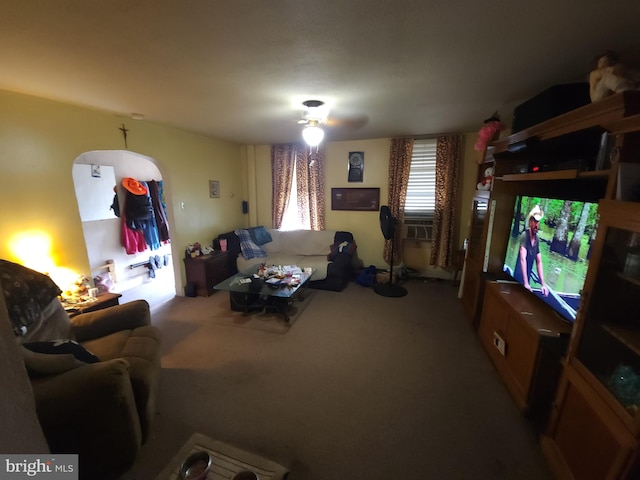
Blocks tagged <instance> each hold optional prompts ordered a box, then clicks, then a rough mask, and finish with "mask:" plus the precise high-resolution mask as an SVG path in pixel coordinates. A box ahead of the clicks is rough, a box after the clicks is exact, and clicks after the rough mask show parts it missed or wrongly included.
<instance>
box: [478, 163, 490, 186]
mask: <svg viewBox="0 0 640 480" xmlns="http://www.w3.org/2000/svg"><path fill="white" fill-rule="evenodd" d="M492 184H493V167H487V168H485V170H484V177H482V180H480V181H479V182H478V184H477V185H476V188H477V189H478V190H491V185H492Z"/></svg>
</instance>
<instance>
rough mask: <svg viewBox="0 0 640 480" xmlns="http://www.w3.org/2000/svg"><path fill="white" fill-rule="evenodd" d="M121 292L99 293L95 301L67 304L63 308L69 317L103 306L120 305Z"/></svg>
mask: <svg viewBox="0 0 640 480" xmlns="http://www.w3.org/2000/svg"><path fill="white" fill-rule="evenodd" d="M121 296H122V294H120V293H110V292H106V293H101V294H100V295H98V297H97V298H96V301H95V302H91V303H87V304H78V305H72V304H71V305H68V306H65V310H66V311H67V313H68V314H69V317H72V318H73V317H75V316H76V315H80V314H81V313H88V312H95V311H96V310H102V309H103V308H109V307H115V306H116V305H120V297H121Z"/></svg>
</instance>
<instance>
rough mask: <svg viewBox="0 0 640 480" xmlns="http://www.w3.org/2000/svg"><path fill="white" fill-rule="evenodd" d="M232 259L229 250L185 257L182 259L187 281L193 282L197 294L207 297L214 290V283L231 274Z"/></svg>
mask: <svg viewBox="0 0 640 480" xmlns="http://www.w3.org/2000/svg"><path fill="white" fill-rule="evenodd" d="M233 260H234V257H233V255H232V254H231V252H220V251H215V252H213V253H211V254H209V255H200V256H199V257H195V258H189V257H187V258H185V259H184V269H185V273H186V276H187V283H193V284H194V285H195V286H196V293H197V294H198V295H200V296H202V297H208V296H210V295H211V294H212V293H213V292H214V291H215V290H214V289H213V287H214V285H217V284H218V283H220V282H222V281H223V280H225V279H227V278H229V277H230V276H231V275H232V273H233V270H232V266H231V262H232V261H233Z"/></svg>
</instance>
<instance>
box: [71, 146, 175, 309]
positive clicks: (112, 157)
mask: <svg viewBox="0 0 640 480" xmlns="http://www.w3.org/2000/svg"><path fill="white" fill-rule="evenodd" d="M72 174H73V180H74V187H75V190H76V199H77V201H78V208H79V211H80V215H81V220H82V230H83V233H84V238H85V245H86V249H87V258H88V259H89V265H90V267H91V276H92V278H93V277H95V276H97V275H105V274H107V272H108V269H107V268H106V267H105V266H106V265H108V264H109V262H112V264H113V265H115V268H112V270H113V272H112V273H111V275H112V276H115V280H116V281H115V284H114V287H113V290H114V291H115V292H117V293H122V294H123V301H128V300H131V299H134V298H146V299H148V300H149V301H150V303H152V305H153V303H162V302H163V301H165V300H167V299H169V298H172V297H173V296H174V295H175V294H176V293H177V288H176V282H177V281H178V282H179V281H180V280H179V279H178V280H176V278H177V276H176V272H175V270H174V261H173V260H174V257H173V255H172V249H171V243H169V242H168V243H162V244H161V245H160V247H159V248H156V249H151V248H150V247H149V246H148V245H147V248H146V250H144V251H142V252H136V253H134V254H127V252H126V250H125V248H124V247H123V245H122V241H121V238H122V220H121V218H119V217H117V216H116V215H115V213H114V210H113V209H112V208H111V206H112V204H113V202H114V195H115V192H116V191H117V193H118V195H117V199H118V203H119V207H120V210H121V211H123V210H122V208H123V199H124V196H125V193H124V189H123V187H122V179H123V178H125V177H132V178H135V179H136V180H139V181H151V180H155V181H156V182H159V183H160V182H161V183H160V185H162V187H163V190H164V193H165V195H166V182H165V181H164V179H163V176H162V173H161V171H160V168H159V166H158V165H157V163H156V161H155V160H154V159H153V158H151V157H147V156H145V155H141V154H138V153H134V152H130V151H126V150H102V151H90V152H85V153H83V154H81V155H80V156H79V157H78V158H76V159H75V161H74V163H73V172H72ZM114 187H115V188H114ZM107 202H108V203H107ZM165 212H166V213H167V218H168V223H169V232H171V230H172V226H173V223H174V222H173V219H172V218H171V215H170V212H167V210H166V209H165ZM151 258H153V259H154V260H157V259H159V265H160V268H155V269H154V271H151V269H149V268H148V264H149V262H150V259H151ZM154 267H155V262H154ZM178 273H179V271H178ZM129 297H130V298H129Z"/></svg>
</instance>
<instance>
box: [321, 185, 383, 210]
mask: <svg viewBox="0 0 640 480" xmlns="http://www.w3.org/2000/svg"><path fill="white" fill-rule="evenodd" d="M379 209H380V189H379V188H332V189H331V210H360V211H368V212H374V211H377V210H379Z"/></svg>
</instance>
